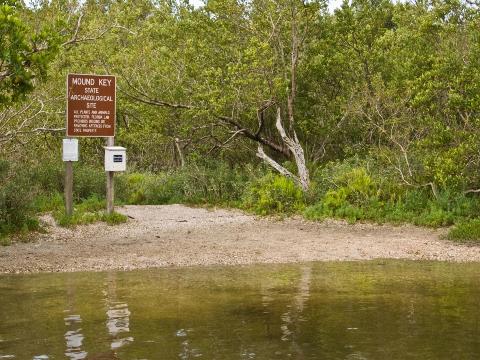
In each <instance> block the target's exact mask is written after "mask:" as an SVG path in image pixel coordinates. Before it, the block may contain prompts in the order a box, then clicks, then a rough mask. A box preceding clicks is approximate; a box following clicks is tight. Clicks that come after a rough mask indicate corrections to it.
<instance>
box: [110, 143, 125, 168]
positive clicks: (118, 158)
mask: <svg viewBox="0 0 480 360" xmlns="http://www.w3.org/2000/svg"><path fill="white" fill-rule="evenodd" d="M126 170H127V149H125V148H124V147H121V146H105V171H126Z"/></svg>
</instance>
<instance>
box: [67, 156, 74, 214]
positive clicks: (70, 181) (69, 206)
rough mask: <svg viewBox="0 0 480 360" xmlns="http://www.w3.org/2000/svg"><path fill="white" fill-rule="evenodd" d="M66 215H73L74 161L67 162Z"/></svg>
mask: <svg viewBox="0 0 480 360" xmlns="http://www.w3.org/2000/svg"><path fill="white" fill-rule="evenodd" d="M65 214H67V216H72V214H73V161H65Z"/></svg>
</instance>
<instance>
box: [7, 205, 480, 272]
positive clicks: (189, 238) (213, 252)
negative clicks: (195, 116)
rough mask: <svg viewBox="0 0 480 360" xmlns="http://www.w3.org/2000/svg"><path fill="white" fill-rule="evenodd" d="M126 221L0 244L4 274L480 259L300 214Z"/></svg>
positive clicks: (205, 214) (478, 254) (412, 236)
mask: <svg viewBox="0 0 480 360" xmlns="http://www.w3.org/2000/svg"><path fill="white" fill-rule="evenodd" d="M118 211H119V212H122V213H124V214H126V215H128V216H129V217H130V219H129V221H128V222H127V223H125V224H121V225H118V226H108V225H106V224H103V223H98V224H93V225H86V226H79V227H77V228H75V229H63V228H59V227H56V226H54V225H52V226H51V227H50V228H49V231H48V234H45V235H39V236H38V239H37V240H36V241H34V242H31V243H15V244H13V245H12V246H8V247H2V248H0V273H30V272H69V271H103V270H133V269H143V268H154V267H165V266H194V265H222V264H224V265H236V264H253V263H291V262H302V261H331V260H369V259H378V258H382V259H386V258H391V259H414V260H443V261H458V262H465V261H480V246H466V245H457V244H453V243H451V242H448V241H445V240H441V239H440V236H441V235H442V234H443V233H444V232H445V230H431V229H424V228H419V227H415V226H398V227H396V226H391V225H385V226H384V225H382V226H378V225H372V224H356V225H347V224H344V223H342V222H336V221H328V222H323V223H315V222H309V221H305V220H302V219H287V220H284V221H277V220H274V219H265V218H261V219H258V218H256V217H254V216H251V215H246V214H244V213H242V212H240V211H232V210H207V209H203V208H189V207H185V206H182V205H168V206H125V207H123V208H119V209H118Z"/></svg>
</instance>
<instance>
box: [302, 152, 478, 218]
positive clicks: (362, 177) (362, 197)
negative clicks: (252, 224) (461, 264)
mask: <svg viewBox="0 0 480 360" xmlns="http://www.w3.org/2000/svg"><path fill="white" fill-rule="evenodd" d="M356 166H357V165H356V164H355V162H353V163H352V162H351V161H346V162H342V163H332V164H330V165H328V166H326V167H325V168H324V169H319V170H318V171H319V174H317V175H316V178H317V179H318V183H319V184H320V186H319V188H320V189H321V190H318V189H317V190H316V192H317V194H316V195H317V199H316V200H315V199H312V200H311V202H312V203H313V204H312V205H311V206H309V207H307V208H306V209H305V211H304V216H305V217H306V218H309V219H312V220H322V219H324V218H327V217H336V218H342V219H347V220H348V221H349V222H355V221H357V220H370V221H376V222H379V223H382V222H386V221H387V222H392V223H413V224H416V225H422V226H431V227H439V226H449V225H452V224H454V223H456V222H458V221H462V220H463V219H468V218H470V217H474V216H478V215H480V203H479V202H478V200H477V199H476V198H473V197H467V196H465V195H463V194H461V193H460V194H459V193H458V192H448V191H443V192H441V193H440V194H439V196H438V198H435V197H434V196H433V193H432V192H431V190H430V188H425V187H424V188H414V187H409V188H405V187H404V188H403V189H401V188H399V187H398V186H396V185H395V184H392V183H391V180H390V181H388V179H385V178H378V175H377V176H373V175H372V174H371V173H369V172H368V171H367V169H366V168H364V167H356ZM322 170H324V173H323V174H322V175H320V173H322ZM327 179H328V180H327ZM322 193H323V195H322ZM392 195H395V196H392Z"/></svg>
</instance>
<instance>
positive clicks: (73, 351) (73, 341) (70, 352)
mask: <svg viewBox="0 0 480 360" xmlns="http://www.w3.org/2000/svg"><path fill="white" fill-rule="evenodd" d="M64 321H65V325H66V326H67V328H68V329H69V330H67V332H66V333H65V340H66V343H67V349H66V351H65V356H66V357H68V358H69V359H71V360H82V359H85V358H86V357H87V352H86V351H83V350H82V345H83V339H84V336H83V335H82V332H81V331H82V329H81V328H80V327H79V326H80V324H81V322H82V318H81V317H80V315H76V314H75V315H68V316H66V317H65V318H64Z"/></svg>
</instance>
